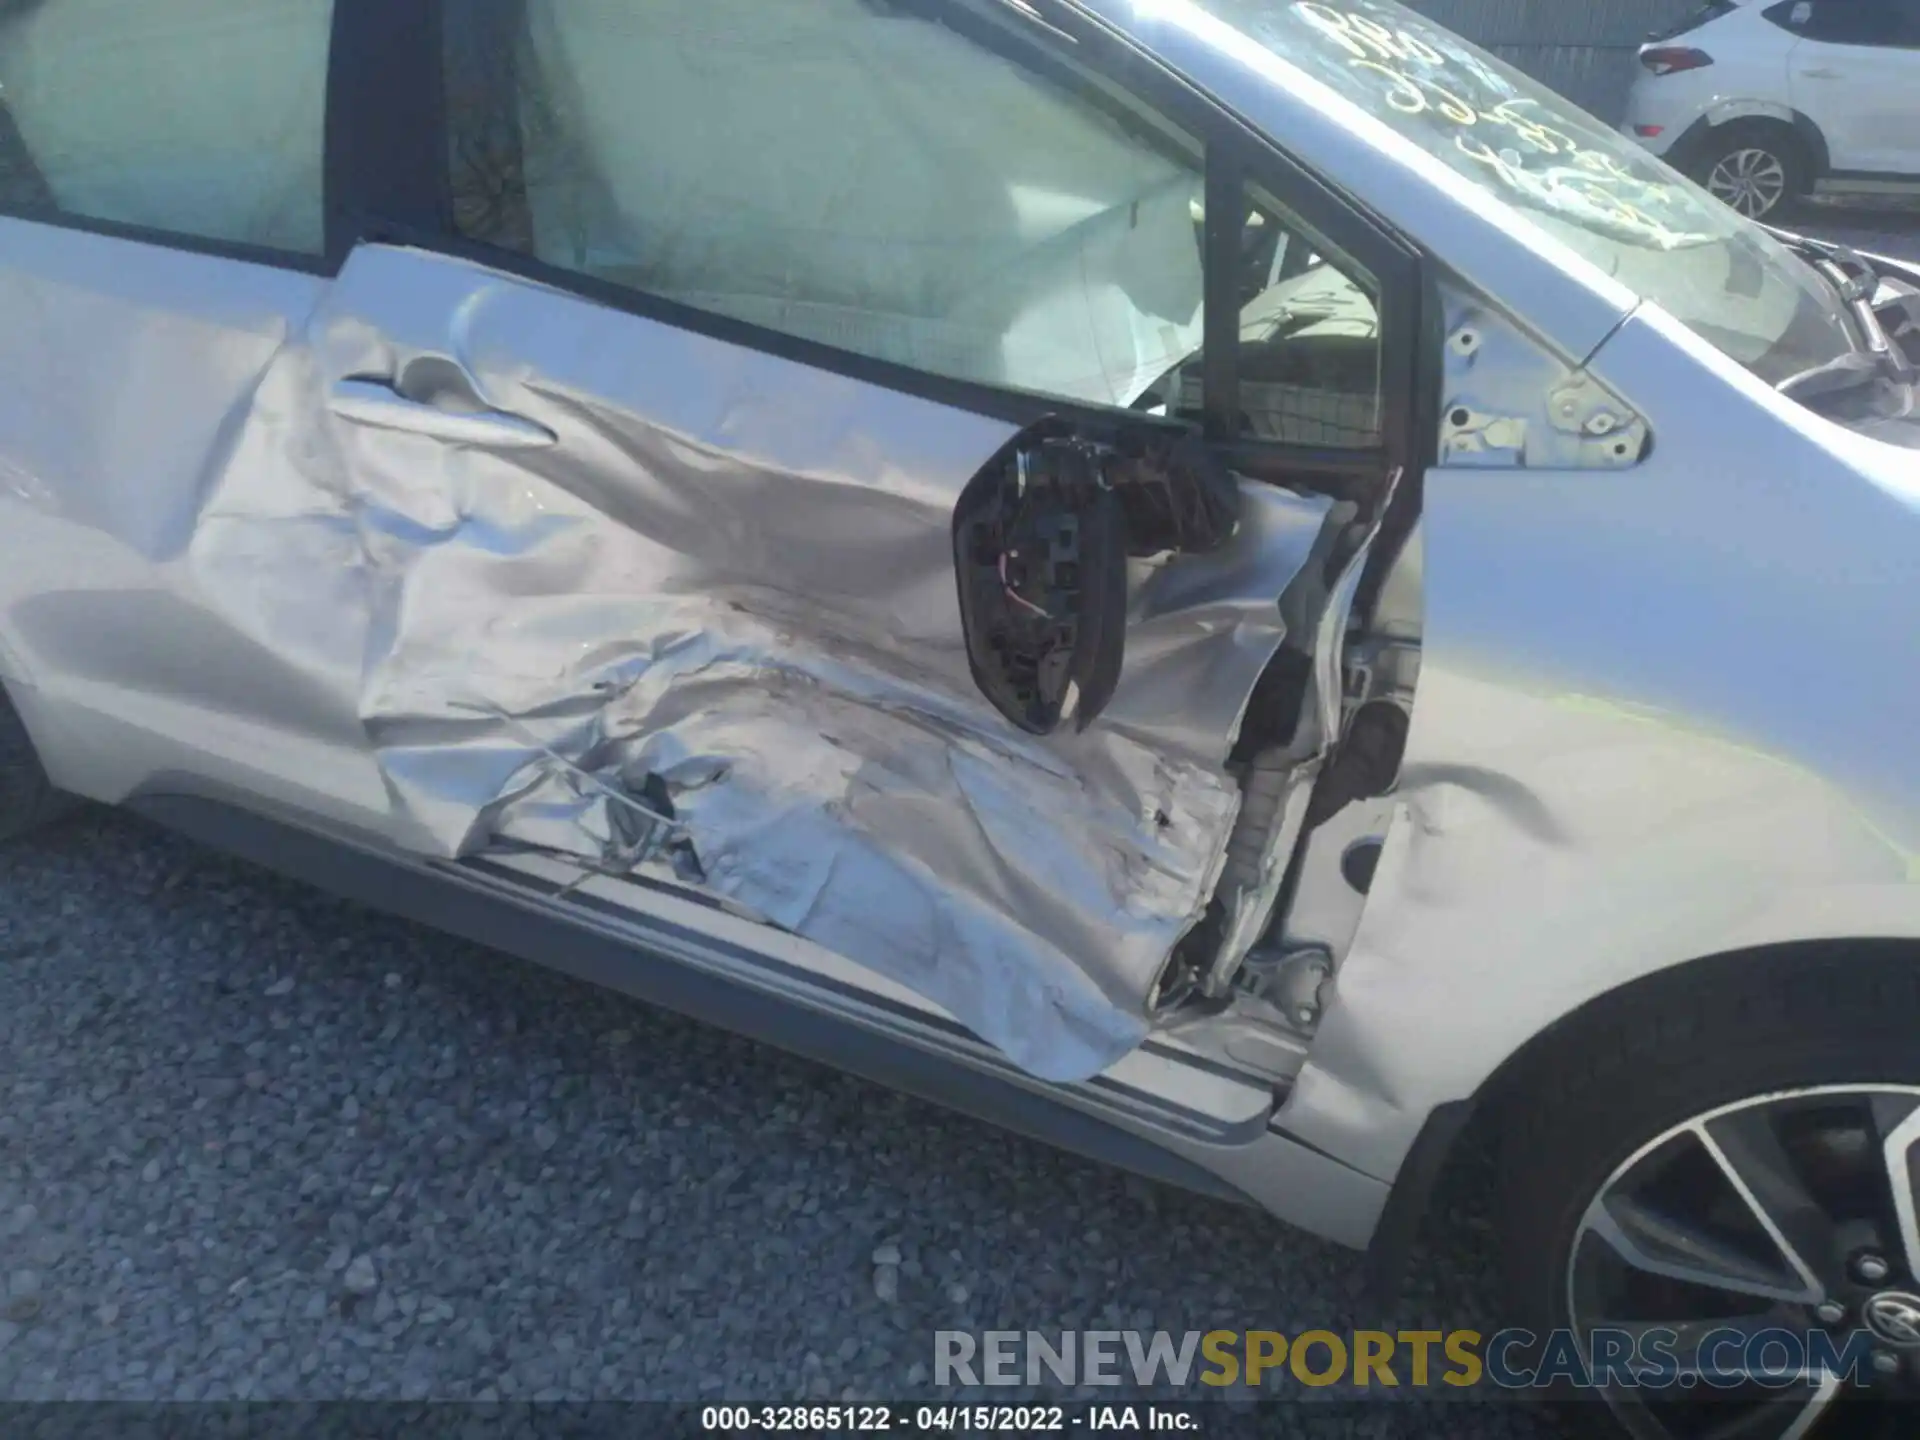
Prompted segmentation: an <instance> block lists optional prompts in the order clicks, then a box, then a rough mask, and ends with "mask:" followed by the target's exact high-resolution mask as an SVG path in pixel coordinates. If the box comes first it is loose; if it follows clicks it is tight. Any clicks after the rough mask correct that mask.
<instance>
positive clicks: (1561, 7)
mask: <svg viewBox="0 0 1920 1440" xmlns="http://www.w3.org/2000/svg"><path fill="white" fill-rule="evenodd" d="M1406 3H1407V4H1409V5H1411V6H1412V7H1413V8H1414V9H1415V10H1418V11H1420V12H1421V13H1422V14H1425V15H1427V16H1430V17H1431V18H1432V19H1434V20H1436V21H1438V22H1439V23H1440V24H1442V25H1445V26H1446V27H1447V28H1448V29H1450V30H1457V31H1459V33H1460V34H1462V35H1464V36H1466V37H1467V38H1468V39H1469V40H1472V41H1473V42H1474V43H1476V44H1478V45H1484V46H1486V47H1487V48H1488V49H1489V50H1492V51H1493V52H1494V53H1495V54H1496V55H1499V56H1500V57H1501V58H1502V59H1504V60H1507V61H1508V62H1510V63H1511V64H1513V65H1516V66H1518V67H1519V68H1520V69H1522V70H1525V71H1526V72H1527V73H1528V74H1530V75H1533V76H1535V77H1536V78H1538V79H1540V80H1543V81H1545V82H1546V83H1547V84H1549V85H1551V86H1553V88H1554V89H1556V90H1558V91H1560V92H1561V93H1562V94H1564V95H1567V96H1569V97H1570V98H1571V99H1572V100H1573V101H1574V102H1575V103H1576V104H1578V105H1580V106H1582V107H1583V108H1585V109H1587V110H1591V111H1592V112H1593V113H1594V114H1595V115H1598V116H1599V117H1600V118H1601V119H1602V120H1605V121H1606V122H1607V123H1608V124H1610V125H1611V124H1617V123H1618V122H1619V120H1620V118H1621V116H1622V113H1623V111H1624V109H1625V106H1626V98H1627V87H1628V86H1629V85H1630V84H1631V83H1632V81H1633V66H1634V52H1635V51H1636V50H1638V49H1639V47H1640V42H1641V41H1643V40H1645V39H1646V38H1647V34H1648V32H1649V31H1652V30H1656V29H1658V28H1660V27H1661V26H1663V25H1670V24H1672V23H1673V22H1674V21H1676V20H1678V19H1680V18H1681V17H1683V16H1685V15H1687V14H1689V13H1691V12H1692V11H1695V10H1698V9H1699V8H1700V4H1701V0H1406Z"/></svg>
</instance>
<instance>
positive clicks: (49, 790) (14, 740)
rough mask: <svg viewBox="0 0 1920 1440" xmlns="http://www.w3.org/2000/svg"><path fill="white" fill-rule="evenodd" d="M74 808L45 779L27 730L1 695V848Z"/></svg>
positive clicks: (45, 774)
mask: <svg viewBox="0 0 1920 1440" xmlns="http://www.w3.org/2000/svg"><path fill="white" fill-rule="evenodd" d="M77 804H78V802H77V801H76V800H74V798H73V797H72V796H70V795H67V794H65V793H63V792H61V791H59V790H56V789H55V788H54V787H53V784H52V782H50V781H49V780H48V779H47V772H46V771H45V770H43V769H42V768H41V766H40V757H39V755H38V754H36V753H35V751H34V748H33V739H32V737H31V736H29V735H28V734H27V727H26V726H25V725H24V724H22V723H21V720H20V717H19V716H18V715H16V714H15V713H14V709H13V706H12V705H11V704H10V703H9V702H8V701H7V699H6V697H5V696H4V695H0V844H5V843H6V842H7V841H9V840H14V839H17V838H19V837H20V836H22V835H25V834H27V833H29V832H30V831H33V830H38V829H41V828H42V827H44V826H46V825H50V824H52V823H53V822H54V821H55V820H58V819H59V818H60V817H61V816H63V815H65V814H67V813H68V812H69V811H71V810H73V809H74V808H75V806H76V805H77Z"/></svg>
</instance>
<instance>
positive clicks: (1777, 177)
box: [1689, 120, 1813, 220]
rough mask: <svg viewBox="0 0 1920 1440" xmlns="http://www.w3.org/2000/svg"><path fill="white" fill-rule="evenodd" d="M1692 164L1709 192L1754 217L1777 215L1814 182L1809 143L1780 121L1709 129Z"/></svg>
mask: <svg viewBox="0 0 1920 1440" xmlns="http://www.w3.org/2000/svg"><path fill="white" fill-rule="evenodd" d="M1689 169H1690V170H1691V172H1692V173H1693V175H1694V178H1696V179H1697V180H1699V181H1700V183H1701V184H1702V185H1704V186H1706V188H1707V191H1708V193H1709V194H1711V195H1713V196H1714V197H1715V198H1717V199H1719V200H1722V201H1724V202H1725V203H1727V204H1728V205H1731V206H1732V207H1733V208H1734V209H1735V210H1738V211H1739V212H1740V213H1741V214H1742V215H1745V216H1747V217H1749V218H1750V219H1754V220H1764V219H1767V218H1769V217H1771V216H1777V215H1778V214H1779V213H1780V212H1781V211H1783V210H1785V209H1787V208H1789V207H1791V206H1792V205H1793V203H1794V202H1795V201H1796V200H1799V199H1800V198H1801V197H1802V196H1804V195H1805V194H1806V193H1807V192H1808V191H1809V190H1811V189H1812V188H1813V166H1812V165H1811V163H1810V162H1809V161H1808V159H1807V150H1806V146H1805V144H1804V143H1803V142H1802V141H1801V139H1800V137H1799V136H1798V135H1796V134H1794V132H1793V130H1792V129H1791V128H1790V127H1788V126H1786V125H1782V124H1779V123H1777V122H1774V121H1765V120H1761V121H1751V120H1742V121H1735V122H1734V123H1732V124H1730V125H1722V126H1720V127H1719V128H1718V129H1716V130H1713V131H1711V132H1709V134H1708V136H1707V139H1706V141H1705V143H1704V145H1703V147H1702V149H1701V151H1700V153H1699V155H1698V157H1697V158H1696V159H1695V161H1694V163H1693V165H1691V166H1690V167H1689Z"/></svg>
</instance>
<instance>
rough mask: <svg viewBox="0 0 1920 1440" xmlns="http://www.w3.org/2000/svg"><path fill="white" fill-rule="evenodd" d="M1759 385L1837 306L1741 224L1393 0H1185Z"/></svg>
mask: <svg viewBox="0 0 1920 1440" xmlns="http://www.w3.org/2000/svg"><path fill="white" fill-rule="evenodd" d="M1197 3H1198V4H1199V6H1200V8H1201V9H1203V10H1206V11H1209V12H1210V13H1212V14H1213V15H1215V16H1217V17H1218V18H1219V19H1221V20H1222V21H1224V22H1225V23H1227V24H1229V25H1231V26H1233V27H1234V28H1235V29H1237V30H1239V31H1241V32H1242V33H1244V34H1245V35H1247V36H1248V37H1249V38H1251V39H1253V40H1256V41H1258V42H1259V43H1260V44H1262V45H1264V46H1266V47H1267V48H1268V49H1269V50H1272V51H1273V52H1274V53H1275V54H1277V55H1279V56H1281V57H1282V58H1284V59H1286V60H1287V61H1289V62H1291V63H1292V64H1294V65H1296V66H1298V67H1299V68H1300V69H1302V70H1304V71H1305V72H1306V73H1307V74H1309V75H1311V76H1312V77H1313V78H1314V79H1316V80H1319V81H1321V82H1322V83H1324V84H1326V85H1328V86H1331V87H1332V88H1333V89H1335V90H1337V91H1338V92H1339V93H1340V94H1342V95H1343V96H1345V97H1346V98H1347V99H1349V100H1352V101H1354V102H1355V103H1357V104H1358V105H1360V106H1361V107H1362V108H1364V109H1365V110H1366V111H1367V112H1368V113H1369V114H1372V115H1374V116H1376V117H1377V118H1379V119H1380V120H1383V121H1385V122H1386V123H1387V124H1389V125H1391V126H1393V128H1394V129H1395V130H1397V131H1399V132H1400V133H1401V134H1402V135H1404V136H1406V137H1407V138H1408V139H1410V140H1412V141H1413V142H1415V143H1416V144H1418V145H1419V146H1420V147H1421V148H1422V149H1423V150H1425V151H1426V152H1427V153H1428V154H1430V155H1432V156H1434V157H1436V158H1437V159H1439V160H1441V161H1444V162H1445V163H1446V164H1447V165H1448V166H1449V167H1451V168H1452V169H1454V170H1455V171H1458V172H1459V173H1460V174H1461V175H1464V176H1466V177H1467V178H1468V179H1469V180H1471V181H1473V183H1474V184H1476V185H1478V186H1480V187H1481V188H1482V189H1483V190H1485V191H1487V192H1488V193H1489V194H1490V195H1492V196H1495V197H1496V198H1498V199H1499V200H1502V201H1504V202H1505V203H1506V204H1508V205H1511V206H1514V207H1515V208H1517V209H1521V210H1524V211H1526V212H1527V214H1528V215H1529V216H1530V217H1531V218H1532V219H1533V220H1534V221H1535V222H1536V223H1538V224H1539V225H1540V226H1541V227H1542V228H1543V229H1545V230H1547V231H1549V232H1551V233H1552V234H1553V235H1554V236H1555V237H1556V238H1558V239H1559V240H1561V241H1562V242H1564V243H1565V244H1567V245H1569V246H1571V247H1572V248H1573V249H1575V250H1577V251H1578V252H1579V253H1580V254H1581V255H1583V256H1585V257H1586V258H1587V259H1588V260H1590V261H1592V262H1593V263H1594V264H1596V265H1598V266H1599V267H1600V268H1601V269H1602V270H1604V271H1606V272H1607V274H1609V275H1611V276H1613V277H1614V278H1615V279H1616V280H1618V281H1619V282H1620V283H1621V284H1623V285H1625V286H1627V287H1628V288H1629V289H1631V290H1632V291H1633V292H1634V293H1635V294H1637V295H1639V296H1641V297H1642V298H1644V299H1647V300H1651V301H1653V302H1654V303H1656V304H1658V305H1660V306H1661V307H1663V308H1664V309H1666V310H1668V311H1669V312H1671V313H1672V314H1673V315H1675V316H1677V317H1678V318H1679V319H1681V320H1682V321H1684V322H1685V323H1686V324H1687V325H1689V326H1690V327H1691V328H1692V329H1693V330H1695V331H1696V332H1697V333H1699V334H1700V335H1701V336H1702V337H1703V338H1705V339H1706V340H1708V341H1709V342H1710V343H1712V344H1713V345H1715V346H1717V347H1718V348H1719V349H1721V350H1722V351H1724V352H1725V353H1726V354H1728V355H1730V356H1732V357H1733V358H1734V359H1735V360H1737V361H1739V362H1740V363H1741V364H1742V365H1745V366H1747V367H1748V368H1749V369H1751V370H1753V371H1754V372H1755V373H1756V374H1758V375H1759V376H1760V377H1761V378H1762V379H1764V380H1766V381H1767V382H1768V383H1770V384H1778V383H1779V382H1780V381H1782V380H1785V379H1787V378H1788V377H1789V376H1793V375H1797V374H1800V373H1801V372H1803V371H1806V370H1810V369H1812V368H1814V367H1815V366H1818V365H1823V364H1826V363H1827V362H1829V361H1832V360H1835V359H1838V358H1839V357H1840V356H1842V355H1846V354H1849V353H1850V352H1852V351H1853V350H1854V349H1855V348H1856V347H1855V345H1854V342H1853V338H1852V333H1853V332H1852V329H1851V326H1850V322H1849V319H1848V317H1847V315H1846V312H1845V309H1844V307H1843V306H1842V305H1841V303H1840V301H1839V298H1838V296H1837V295H1836V294H1835V292H1834V291H1833V289H1832V288H1831V287H1830V286H1829V285H1828V284H1827V283H1826V282H1825V281H1824V280H1823V279H1821V278H1820V276H1819V275H1818V274H1817V273H1816V272H1815V271H1814V270H1813V269H1812V267H1811V266H1809V265H1807V264H1806V263H1805V262H1804V261H1802V260H1800V259H1799V258H1798V257H1796V256H1795V255H1793V254H1792V253H1791V252H1790V251H1788V250H1787V249H1786V248H1785V247H1784V246H1782V245H1781V244H1780V243H1779V242H1778V241H1776V240H1775V239H1774V238H1773V237H1772V236H1771V235H1769V234H1768V233H1767V232H1766V231H1765V230H1763V229H1762V228H1761V227H1760V226H1758V225H1756V224H1755V223H1754V222H1752V221H1751V220H1748V219H1747V218H1745V217H1744V216H1742V215H1740V214H1738V213H1737V212H1735V211H1733V210H1732V209H1729V208H1728V207H1727V206H1725V205H1723V204H1721V203H1720V202H1719V201H1718V200H1715V199H1714V198H1713V197H1712V196H1710V195H1708V194H1707V193H1706V192H1705V191H1704V190H1702V189H1700V188H1699V187H1698V186H1696V185H1695V184H1693V182H1691V181H1690V180H1687V179H1685V178H1683V177H1682V176H1681V175H1679V174H1678V173H1677V172H1675V171H1674V170H1672V169H1670V168H1668V167H1667V166H1666V165H1665V164H1663V163H1661V162H1660V161H1659V160H1657V159H1655V158H1654V157H1653V156H1651V155H1649V154H1648V153H1647V152H1646V151H1644V150H1642V149H1641V148H1640V147H1639V146H1637V145H1635V144H1633V143H1632V142H1631V141H1630V140H1628V139H1627V138H1626V137H1625V136H1622V135H1618V134H1616V133H1615V132H1614V131H1612V130H1610V129H1608V128H1607V127H1606V126H1605V125H1602V124H1601V123H1600V122H1599V121H1598V120H1595V119H1594V118H1593V117H1592V116H1590V115H1588V114H1586V113H1585V112H1584V111H1582V110H1580V109H1579V108H1578V107H1577V106H1575V105H1574V104H1573V103H1572V102H1571V101H1569V100H1567V99H1565V98H1564V97H1563V96H1560V95H1556V94H1555V93H1554V92H1553V91H1551V90H1548V89H1547V88H1546V87H1545V86H1543V85H1541V84H1539V83H1538V82H1537V81H1534V80H1531V79H1529V78H1528V77H1526V76H1525V75H1523V74H1521V73H1520V72H1519V71H1517V70H1515V69H1514V68H1513V67H1512V66H1510V65H1507V64H1505V63H1504V62H1502V61H1500V60H1496V59H1495V58H1494V57H1493V56H1491V55H1489V54H1487V53H1486V52H1485V51H1483V50H1481V49H1479V48H1478V47H1476V46H1474V45H1471V44H1469V43H1468V42H1467V41H1465V40H1462V39H1461V38H1460V37H1459V36H1457V35H1455V34H1453V33H1452V32H1451V31H1448V30H1443V29H1441V28H1440V27H1438V26H1436V25H1434V24H1432V23H1431V22H1429V21H1427V20H1424V19H1422V18H1421V17H1420V16H1418V15H1416V14H1414V12H1413V11H1411V10H1408V9H1407V8H1406V7H1405V6H1403V5H1399V4H1395V3H1394V0H1197Z"/></svg>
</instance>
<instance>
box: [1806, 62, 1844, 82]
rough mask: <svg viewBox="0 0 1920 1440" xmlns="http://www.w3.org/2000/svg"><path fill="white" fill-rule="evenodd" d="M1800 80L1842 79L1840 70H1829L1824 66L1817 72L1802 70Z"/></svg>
mask: <svg viewBox="0 0 1920 1440" xmlns="http://www.w3.org/2000/svg"><path fill="white" fill-rule="evenodd" d="M1800 78H1801V79H1802V80H1838V79H1839V78H1840V72H1839V71H1838V70H1829V69H1827V68H1826V66H1824V65H1822V66H1821V67H1819V68H1818V69H1816V70H1802V71H1801V72H1800Z"/></svg>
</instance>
